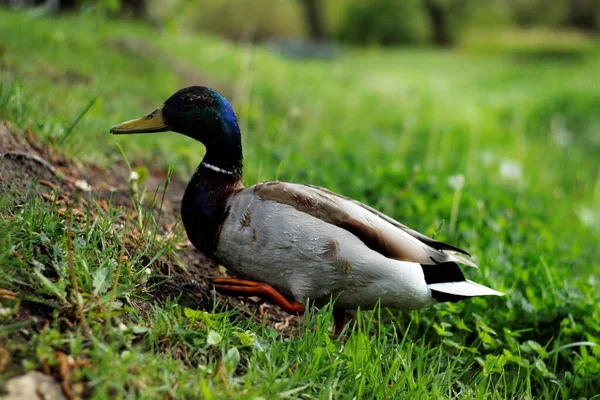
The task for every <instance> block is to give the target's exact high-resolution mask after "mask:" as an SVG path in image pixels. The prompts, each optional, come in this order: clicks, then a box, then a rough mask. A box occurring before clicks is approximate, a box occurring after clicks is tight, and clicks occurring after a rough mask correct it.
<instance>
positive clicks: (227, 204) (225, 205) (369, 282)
mask: <svg viewBox="0 0 600 400" xmlns="http://www.w3.org/2000/svg"><path fill="white" fill-rule="evenodd" d="M110 131H111V132H112V133H114V134H126V133H150V132H164V131H174V132H178V133H181V134H183V135H186V136H189V137H191V138H192V139H196V140H198V141H200V142H201V143H203V144H204V146H205V147H206V154H205V156H204V158H203V160H202V162H201V163H200V165H199V166H198V168H197V169H196V171H195V172H194V174H193V176H192V179H191V181H190V182H189V184H188V186H187V188H186V190H185V193H184V195H183V200H182V203H181V215H182V221H183V225H184V226H185V230H186V232H187V235H188V238H189V240H190V241H191V243H192V244H193V245H194V246H195V247H196V248H197V249H198V250H200V251H201V252H203V253H205V254H206V255H208V256H210V257H212V258H213V259H214V260H216V261H217V262H218V263H220V264H221V265H223V266H224V267H225V268H227V270H229V271H231V272H232V273H234V274H235V275H236V276H238V277H239V278H218V279H214V280H213V284H214V286H215V288H216V289H217V290H218V291H220V292H223V293H228V294H233V295H243V296H259V297H262V298H264V299H266V300H270V301H271V302H273V303H275V304H277V305H278V306H279V307H281V308H282V309H283V310H285V311H286V312H289V313H303V312H304V310H305V304H306V301H307V300H308V299H310V300H311V301H313V302H314V304H316V305H322V304H325V303H327V302H329V301H330V300H331V299H335V302H334V316H335V328H336V333H339V332H340V331H341V330H342V329H343V327H344V325H345V315H344V310H347V309H356V308H358V307H360V308H361V309H370V308H373V307H374V306H376V304H378V303H379V304H380V305H381V306H382V307H391V308H395V309H400V310H410V309H417V308H422V307H427V306H430V305H432V304H434V303H438V302H448V301H449V302H455V301H458V300H463V299H467V298H470V297H474V296H488V295H492V296H501V295H502V293H500V292H498V291H496V290H493V289H490V288H488V287H486V286H483V285H480V284H477V283H475V282H472V281H470V280H467V279H465V276H464V275H463V273H462V271H461V269H460V268H459V266H458V264H464V265H468V266H472V267H476V265H475V263H473V262H472V261H471V260H469V259H468V258H466V257H467V256H469V254H468V253H467V252H466V251H464V250H461V249H459V248H458V247H454V246H452V245H449V244H446V243H443V242H440V241H437V240H434V239H432V238H430V237H427V236H425V235H423V234H421V233H418V232H417V231H415V230H413V229H411V228H409V227H407V226H405V225H403V224H401V223H399V222H397V221H395V220H394V219H392V218H390V217H388V216H387V215H384V214H382V213H380V212H379V211H377V210H375V209H373V208H371V207H369V206H367V205H365V204H362V203H360V202H358V201H356V200H352V199H349V198H347V197H344V196H341V195H339V194H336V193H333V192H331V191H329V190H327V189H323V188H320V187H317V186H312V185H307V184H299V183H287V182H278V181H272V182H266V183H259V184H256V185H253V186H249V187H244V184H243V179H242V140H241V134H240V128H239V125H238V122H237V119H236V115H235V113H234V111H233V108H232V107H231V105H230V104H229V102H228V101H227V100H226V99H225V97H223V96H222V95H221V94H220V93H219V92H217V91H216V90H213V89H210V88H206V87H200V86H192V87H188V88H185V89H181V90H179V91H178V92H176V93H175V94H173V95H172V96H171V97H169V98H168V99H167V101H166V102H165V103H164V104H163V105H162V107H160V108H158V109H156V110H154V111H152V112H151V113H150V114H148V115H146V116H144V117H142V118H140V119H136V120H132V121H128V122H124V123H122V124H119V125H116V126H114V127H113V128H112V129H111V130H110Z"/></svg>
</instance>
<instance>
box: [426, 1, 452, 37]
mask: <svg viewBox="0 0 600 400" xmlns="http://www.w3.org/2000/svg"><path fill="white" fill-rule="evenodd" d="M424 5H425V10H426V11H427V15H428V17H429V21H430V22H431V29H432V40H433V43H434V44H435V45H436V46H440V47H447V46H450V45H451V44H452V35H451V33H450V29H449V26H448V10H447V9H446V8H445V7H444V6H443V5H442V4H440V2H438V1H436V0H425V1H424Z"/></svg>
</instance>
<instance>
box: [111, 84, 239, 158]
mask: <svg viewBox="0 0 600 400" xmlns="http://www.w3.org/2000/svg"><path fill="white" fill-rule="evenodd" d="M110 131H111V133H114V134H128V133H152V132H165V131H174V132H178V133H181V134H184V135H186V136H189V137H191V138H193V139H196V140H198V141H200V142H202V143H204V145H205V146H206V150H207V154H206V157H205V160H206V158H209V159H210V161H211V162H213V163H216V164H219V165H230V166H235V167H237V166H238V164H239V165H240V166H241V161H242V144H241V137H240V128H239V126H238V122H237V119H236V116H235V113H234V112H233V108H232V107H231V105H230V104H229V102H228V101H227V99H225V97H224V96H223V95H221V94H220V93H219V92H217V91H216V90H213V89H210V88H207V87H203V86H190V87H187V88H185V89H181V90H179V91H178V92H176V93H175V94H173V95H172V96H171V97H169V98H168V99H167V101H165V103H164V104H163V105H162V107H160V108H158V109H156V110H154V111H152V112H151V113H150V114H148V115H146V116H144V117H142V118H139V119H135V120H132V121H127V122H123V123H122V124H119V125H116V126H113V127H112V128H111V130H110ZM207 161H208V160H207ZM234 164H235V165H234Z"/></svg>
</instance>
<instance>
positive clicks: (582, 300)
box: [0, 0, 600, 399]
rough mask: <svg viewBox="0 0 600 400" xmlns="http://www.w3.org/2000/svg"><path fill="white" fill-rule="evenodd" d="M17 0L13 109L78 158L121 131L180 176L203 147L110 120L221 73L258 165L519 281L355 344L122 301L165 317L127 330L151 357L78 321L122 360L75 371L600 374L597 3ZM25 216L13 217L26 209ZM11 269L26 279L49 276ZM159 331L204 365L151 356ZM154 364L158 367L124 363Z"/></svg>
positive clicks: (145, 159)
mask: <svg viewBox="0 0 600 400" xmlns="http://www.w3.org/2000/svg"><path fill="white" fill-rule="evenodd" d="M1 3H3V4H4V7H2V8H0V79H1V81H0V82H1V85H2V86H1V91H0V117H1V118H2V119H7V120H9V121H11V122H12V123H13V124H15V125H16V126H17V127H18V128H19V129H21V130H25V129H27V130H29V131H31V132H33V133H34V134H36V135H38V136H39V137H40V138H41V139H42V140H43V141H44V143H48V144H50V145H54V146H60V149H61V151H62V152H64V153H65V154H66V155H67V156H68V157H70V158H72V159H73V160H79V159H82V160H84V161H90V162H95V163H98V164H100V165H103V166H110V165H111V164H117V163H122V161H123V155H122V154H121V152H120V150H119V145H120V146H121V147H122V148H123V149H124V153H125V156H126V157H127V158H128V159H129V160H130V161H131V162H132V163H133V165H134V166H138V167H148V169H149V170H150V171H151V172H152V173H156V172H157V171H159V170H166V169H167V168H168V166H170V165H171V166H174V168H175V172H176V175H177V176H178V177H179V178H180V179H183V180H186V179H187V178H188V176H189V175H190V174H191V172H192V171H193V170H194V168H195V167H196V165H197V164H198V163H199V161H200V159H201V157H202V154H203V151H204V149H203V147H202V146H201V145H200V144H195V143H190V140H189V139H188V138H185V137H181V136H180V135H175V134H170V133H165V134H157V135H147V136H143V137H140V136H135V137H118V138H116V137H113V136H111V135H109V134H108V130H109V128H110V127H111V126H112V125H114V124H116V123H119V122H122V121H124V120H127V119H131V118H135V117H139V116H142V115H144V114H145V113H147V112H149V111H151V110H153V109H155V108H156V107H157V106H159V105H160V104H161V103H162V102H163V101H164V100H165V99H166V98H167V97H168V96H169V95H171V94H172V93H173V92H174V91H176V90H177V89H179V88H181V87H183V86H187V85H192V84H200V85H207V86H212V87H214V88H216V89H217V90H219V91H221V92H223V93H224V94H225V95H226V96H227V97H228V98H229V99H230V100H231V102H232V104H233V106H234V108H235V110H236V113H237V116H238V119H239V121H240V125H241V128H242V135H243V140H244V152H245V160H244V167H245V181H246V184H247V185H250V184H254V183H256V182H258V181H265V180H271V179H281V180H288V181H295V182H304V183H312V184H316V185H321V186H325V187H327V188H329V189H331V190H334V191H337V192H340V193H343V194H345V195H347V196H350V197H353V198H355V199H357V200H360V201H364V202H366V203H368V204H370V205H371V206H374V207H376V208H378V209H379V210H381V211H383V212H385V213H386V214H388V215H390V216H392V217H394V218H396V219H398V220H400V221H401V222H403V223H405V224H407V225H409V226H411V227H413V228H415V229H417V230H419V231H421V232H423V233H425V234H428V235H433V236H435V237H436V238H439V239H441V240H445V241H450V242H452V243H453V244H456V245H458V246H460V247H463V248H465V249H466V250H468V251H469V252H471V253H472V254H473V255H474V257H475V259H476V261H477V262H478V264H479V265H480V266H481V268H480V270H479V271H472V270H468V271H465V273H466V274H468V276H469V278H470V279H473V280H475V281H478V282H480V283H483V284H486V285H489V286H490V287H493V288H495V289H498V290H501V291H503V292H506V293H507V296H506V297H504V298H499V299H495V298H494V299H475V300H473V301H468V302H461V303H457V304H443V305H439V306H436V307H434V308H432V309H429V310H423V311H419V312H411V313H404V314H400V313H390V314H387V320H386V323H385V324H382V325H380V326H379V327H373V326H371V325H369V326H368V327H366V328H364V327H363V328H364V329H362V330H361V329H358V330H356V331H355V332H353V333H352V335H351V336H350V337H349V339H348V343H347V344H344V343H343V342H335V344H332V342H331V341H329V339H328V337H326V336H323V335H321V336H318V335H316V334H315V335H313V332H312V331H310V330H307V332H306V333H305V335H304V336H300V337H296V338H292V339H289V340H287V339H283V338H280V337H279V336H277V334H274V333H273V330H272V329H271V330H269V329H266V328H262V327H256V326H251V325H250V326H247V325H243V324H240V323H237V322H236V323H237V324H238V325H236V323H233V322H231V323H230V322H229V319H227V318H223V319H222V320H221V319H218V318H221V317H216V316H213V317H212V318H217V319H218V321H220V322H219V324H220V325H218V326H219V329H220V330H218V329H217V328H215V326H216V325H210V327H211V328H210V329H217V330H218V331H219V333H220V335H221V336H222V337H223V342H221V343H220V344H218V346H217V348H218V351H216V352H215V351H214V348H213V347H210V349H213V350H210V349H209V348H208V347H207V348H200V347H198V341H199V342H201V343H203V344H204V343H205V339H206V335H207V334H208V328H206V326H204V325H202V327H201V328H198V329H196V328H197V327H195V326H194V327H192V326H190V325H188V324H186V321H187V319H185V317H184V316H182V315H181V311H180V310H179V308H178V307H177V305H176V304H175V305H172V304H171V305H170V307H171V308H169V311H168V312H166V311H164V310H165V309H166V308H164V309H163V307H167V306H165V305H157V306H156V309H154V310H153V311H152V312H150V314H144V313H140V312H139V311H137V310H138V309H137V308H136V307H135V306H132V307H131V309H130V310H128V311H127V312H125V313H124V314H123V318H124V321H128V319H127V318H132V319H133V320H135V321H138V322H137V323H139V324H145V325H144V326H145V329H146V328H147V329H148V332H150V333H148V334H147V335H145V334H140V336H139V337H137V339H136V340H139V341H132V342H127V343H129V344H127V345H125V346H129V347H127V348H128V349H130V350H131V353H133V354H136V357H138V358H124V357H121V356H120V354H121V353H120V352H121V349H120V348H113V347H110V346H108V345H106V346H107V347H106V348H102V349H101V350H99V349H100V348H101V347H102V346H99V345H98V344H97V343H96V344H90V343H88V342H87V341H86V339H82V338H81V337H80V336H77V335H75V336H74V337H75V338H76V339H77V340H81V341H82V343H87V344H88V345H89V346H88V347H85V346H82V348H79V347H77V346H74V347H73V349H72V353H73V354H79V355H81V356H84V357H88V358H90V359H92V360H93V361H94V363H96V364H95V365H110V366H111V368H108V367H107V368H105V369H102V368H97V369H96V370H89V371H88V370H84V371H83V372H81V373H80V375H79V376H78V379H79V380H80V381H82V382H92V383H93V387H94V388H95V390H96V393H111V392H110V391H111V390H112V391H114V392H112V393H120V394H121V395H122V396H125V395H127V394H128V393H129V392H127V390H126V389H124V388H126V387H127V382H129V380H135V381H136V382H137V381H141V380H143V381H144V382H146V383H145V384H146V385H147V386H146V389H145V390H147V391H148V393H152V394H153V396H154V395H155V397H158V398H160V397H161V395H165V393H170V394H172V395H181V396H186V395H187V396H197V395H198V391H199V390H200V389H202V391H201V393H202V394H203V395H206V393H208V392H210V391H213V392H214V393H217V395H216V397H217V398H219V396H223V397H226V396H227V395H228V394H231V392H228V391H229V390H233V391H234V392H233V393H234V394H235V396H233V397H237V396H239V397H244V396H246V397H247V398H250V397H252V396H264V397H265V398H269V396H270V395H272V394H273V393H280V392H285V393H288V397H296V396H297V397H301V398H326V397H329V396H331V397H333V398H338V397H342V398H345V397H349V398H351V397H353V396H357V397H358V398H361V397H362V396H366V397H380V398H397V396H402V395H404V396H413V397H417V396H419V398H421V397H423V396H434V397H460V396H463V397H467V398H486V399H487V398H513V397H515V398H530V397H544V398H574V397H579V396H582V397H591V396H593V395H595V394H597V393H598V392H600V386H599V383H598V382H600V379H598V376H600V362H599V361H598V360H599V359H600V347H599V346H597V344H598V343H600V307H598V305H599V300H600V295H599V294H598V293H599V292H600V290H599V289H600V288H599V282H598V274H600V261H599V260H600V257H599V256H600V251H599V250H598V243H599V242H600V162H599V160H600V74H599V73H598V71H600V42H599V41H598V32H599V30H600V1H595V0H571V1H568V0H556V1H552V0H490V1H477V0H462V1H460V0H454V1H451V0H447V1H444V0H423V1H417V0H405V1H400V0H389V1H385V0H372V1H359V0H321V1H319V0H304V1H301V0H256V1H243V0H230V1H226V0H205V1H199V0H165V1H158V0H148V1H142V0H134V1H126V0H121V1H119V0H106V1H76V0H71V1H58V0H55V1H47V2H41V1H38V2H36V1H24V0H23V1H19V0H3V1H2V2H1ZM48 212H50V213H52V211H48ZM12 221H13V223H12V224H11V225H10V226H9V225H7V227H6V230H7V232H9V231H10V229H13V230H15V232H16V231H17V230H18V229H25V230H26V229H32V228H31V227H30V225H27V224H26V222H27V221H25V222H23V221H22V224H23V225H22V226H23V228H20V227H21V225H19V224H20V222H18V221H19V220H18V218H17V217H15V219H14V220H12ZM42 225H43V224H42ZM107 225H108V226H110V223H108V224H107ZM25 227H28V228H25ZM9 228H10V229H9ZM40 229H41V228H40ZM10 232H12V231H10ZM6 240H8V239H6ZM117 250H118V249H117ZM3 251H4V252H5V253H6V254H9V253H10V248H5V249H3ZM63 253H64V252H63ZM3 254H4V253H3ZM110 254H112V255H110V256H108V255H104V256H103V257H113V258H114V259H115V260H117V259H118V251H116V253H114V254H113V253H110ZM0 256H1V254H0ZM2 257H4V256H2ZM59 258H60V257H59ZM0 259H2V260H10V256H9V255H6V257H5V258H0ZM60 260H62V261H61V262H64V254H63V256H62V258H60ZM114 263H115V265H116V261H114ZM6 265H9V264H6ZM88 267H89V269H90V271H92V272H91V273H93V272H94V268H97V263H96V262H95V261H94V260H90V261H89V262H88V263H87V264H86V268H88ZM131 269H132V270H135V271H138V270H139V271H141V270H142V266H141V265H137V264H136V265H132V266H131ZM139 271H138V272H139ZM4 272H5V275H3V276H2V277H3V278H4V279H5V280H6V281H7V282H9V281H10V282H12V283H11V285H12V286H9V288H10V289H11V290H29V291H33V289H32V288H35V287H37V286H36V285H38V286H39V282H38V283H33V281H30V280H31V279H34V278H35V277H33V278H31V277H29V276H28V275H19V274H17V273H15V275H11V274H10V273H6V270H5V271H4ZM11 273H12V272H11ZM9 276H10V277H11V278H10V279H12V280H9V278H8V277H9ZM17 277H18V279H17ZM122 279H124V280H125V282H127V283H128V284H130V285H133V283H131V282H130V281H127V279H133V278H131V277H124V278H122ZM22 282H27V283H28V284H27V285H25V284H22ZM65 282H66V280H65ZM122 284H123V285H124V284H125V283H123V282H122ZM28 285H29V286H28ZM64 286H66V287H68V283H65V284H64ZM24 287H27V288H28V289H23V288H24ZM128 288H131V286H129V287H128ZM90 290H91V289H90ZM128 290H129V289H127V290H125V289H124V291H123V293H121V294H120V295H119V296H120V297H119V298H120V299H121V300H122V301H124V302H127V299H128V298H129V297H130V296H133V294H132V293H135V290H134V289H131V293H130V292H128ZM178 310H179V311H178ZM128 313H130V314H131V315H130V314H128ZM178 313H179V314H178ZM132 315H134V317H132ZM88 318H90V321H93V320H94V318H100V317H98V315H92V314H91V313H90V315H89V316H88ZM161 321H163V322H161ZM164 321H168V323H165V322H164ZM321 322H323V321H321ZM325 323H326V322H325ZM167 325H168V328H166V326H167ZM242 325H243V328H240V326H242ZM171 326H175V327H177V329H179V330H177V329H174V330H172V329H171ZM240 329H243V330H246V329H250V330H252V331H253V334H255V335H257V336H256V337H257V339H256V340H257V343H260V346H258V345H257V346H255V347H252V348H250V349H248V348H243V349H242V347H240V349H241V350H240V352H241V356H242V360H243V361H242V363H241V364H240V365H243V367H240V368H239V369H238V370H235V369H234V370H231V371H229V372H228V375H227V379H228V382H229V385H230V386H229V387H226V385H225V384H223V383H222V382H221V380H220V379H219V378H215V375H214V374H213V375H211V374H212V373H213V371H214V370H215V369H213V370H211V369H210V368H213V367H214V366H215V365H218V362H219V360H221V359H225V357H224V356H223V354H229V351H230V350H231V348H234V347H235V348H237V347H236V346H238V347H239V345H238V344H237V342H236V340H237V339H235V335H233V333H232V332H237V331H238V330H240ZM50 331H51V332H53V331H52V330H50ZM56 332H61V333H60V334H59V333H57V335H58V336H60V335H62V334H63V333H64V332H63V331H62V330H61V328H60V327H56ZM68 332H71V331H68V330H67V333H68ZM123 335H125V333H123ZM157 337H160V338H161V340H164V343H166V344H165V345H164V346H165V347H166V348H168V349H169V351H175V350H174V349H179V346H181V347H182V348H185V349H190V350H189V351H190V352H191V353H190V354H192V355H190V358H191V359H192V361H193V362H192V364H194V365H196V364H198V365H206V366H208V367H206V369H200V368H198V369H194V368H189V365H188V364H185V365H184V366H182V365H181V364H180V360H178V359H177V358H176V357H170V355H167V356H163V355H161V356H160V357H161V358H160V360H158V357H159V355H158V353H157V352H155V348H154V347H153V341H154V340H155V339H156V338H157ZM62 338H63V339H61V340H64V341H65V342H67V339H64V337H62ZM54 339H55V340H58V339H56V338H54ZM54 339H53V340H54ZM48 342H52V341H51V339H47V342H43V343H42V344H44V343H45V345H47V343H48ZM100 342H101V341H100ZM117 342H118V341H117ZM32 343H33V341H32V342H31V343H29V344H27V345H25V347H26V350H21V351H22V353H20V354H24V355H21V356H20V357H21V358H20V360H21V361H22V364H23V365H26V366H29V367H28V368H30V369H31V368H33V369H35V368H36V367H39V365H41V363H42V361H43V360H44V355H43V354H44V352H43V351H42V350H43V349H46V347H43V346H41V345H40V344H39V343H37V342H36V343H33V344H32ZM52 343H53V342H52ZM119 343H120V342H119ZM27 346H32V347H27ZM40 346H41V347H40ZM103 346H104V345H103ZM211 346H212V345H211ZM219 346H220V347H219ZM32 349H33V350H32ZM40 349H42V350H40ZM317 350H318V351H317ZM169 354H170V353H169ZM238 355H239V354H238ZM128 357H129V356H128ZM23 360H24V361H23ZM115 360H117V361H115ZM306 360H309V361H306ZM382 360H383V361H382ZM432 360H434V361H432ZM238 362H239V359H238ZM142 364H148V365H153V366H152V367H149V368H148V369H147V370H146V371H142V372H139V371H138V372H137V373H131V374H130V373H129V372H128V371H129V368H133V365H142ZM115 365H118V366H119V367H115ZM431 365H433V367H431ZM165 366H168V368H169V370H170V371H171V375H169V374H168V373H165V374H163V373H162V372H161V371H162V369H164V368H167V367H165ZM215 368H216V367H215ZM26 369H27V368H26ZM173 371H177V373H175V372H173ZM182 371H185V372H182ZM288 371H289V373H288ZM312 371H318V372H314V373H313V372H312ZM365 371H367V372H365ZM359 373H362V375H360V376H359V375H358V374H359ZM173 374H174V375H173ZM177 374H181V375H177ZM173 376H178V377H179V376H180V377H179V378H177V379H179V380H178V381H177V379H176V378H174V377H173ZM390 377H391V378H390ZM174 381H177V382H178V385H177V389H172V388H173V386H172V385H173V382H174ZM198 381H200V382H202V385H204V386H202V385H200V389H198V385H197V382H198ZM130 384H131V382H130ZM170 385H171V386H170ZM165 387H168V388H169V389H164V388H165ZM205 388H210V390H208V389H207V390H208V392H207V390H204V389H205ZM288 391H289V392H288ZM148 396H149V397H153V396H150V395H148Z"/></svg>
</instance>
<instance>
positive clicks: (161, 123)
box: [110, 107, 170, 134]
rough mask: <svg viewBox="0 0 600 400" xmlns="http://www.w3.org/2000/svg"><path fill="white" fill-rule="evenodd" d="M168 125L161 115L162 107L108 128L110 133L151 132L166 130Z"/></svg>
mask: <svg viewBox="0 0 600 400" xmlns="http://www.w3.org/2000/svg"><path fill="white" fill-rule="evenodd" d="M169 129H170V128H169V125H167V124H166V123H165V120H164V119H163V116H162V107H161V108H157V109H156V110H154V111H152V112H151V113H150V114H148V115H146V116H145V117H142V118H138V119H134V120H131V121H127V122H123V123H122V124H119V125H115V126H113V127H112V128H110V133H114V134H124V133H152V132H164V131H168V130H169Z"/></svg>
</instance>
